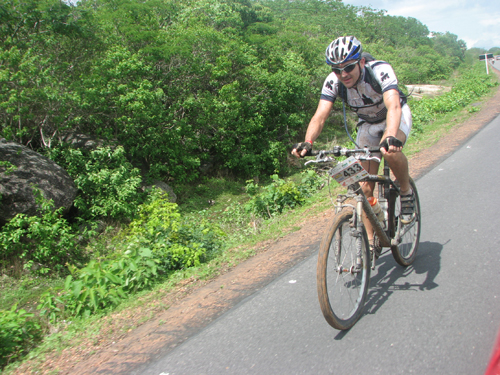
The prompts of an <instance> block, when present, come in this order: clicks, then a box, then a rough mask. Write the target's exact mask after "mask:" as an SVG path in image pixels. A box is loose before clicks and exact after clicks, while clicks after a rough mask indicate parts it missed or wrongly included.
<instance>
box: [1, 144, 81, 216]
mask: <svg viewBox="0 0 500 375" xmlns="http://www.w3.org/2000/svg"><path fill="white" fill-rule="evenodd" d="M0 161H8V162H10V163H12V164H13V165H15V166H16V168H15V169H14V170H13V171H12V172H10V173H6V168H5V167H0V194H1V200H0V225H3V224H5V223H6V222H7V221H8V220H10V219H12V218H13V217H14V216H15V215H16V214H18V213H24V214H26V215H29V216H34V215H36V214H37V205H36V202H35V196H34V195H33V189H32V186H33V185H36V186H37V187H38V188H39V189H40V190H41V191H42V193H43V196H44V197H45V198H46V199H52V200H53V201H54V206H55V208H56V209H57V208H60V207H64V208H65V210H66V211H67V210H69V208H70V207H71V205H72V204H73V200H74V199H75V197H76V193H77V189H76V187H75V184H74V182H73V180H72V179H71V177H70V176H69V175H68V173H67V172H66V171H65V170H64V169H62V168H61V167H60V166H59V165H57V164H56V163H54V162H53V161H52V160H50V159H48V158H46V157H45V156H43V155H40V154H39V153H37V152H35V151H33V150H31V149H29V148H28V147H25V146H22V145H20V144H18V143H15V142H6V141H5V139H2V140H0Z"/></svg>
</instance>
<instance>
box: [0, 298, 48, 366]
mask: <svg viewBox="0 0 500 375" xmlns="http://www.w3.org/2000/svg"><path fill="white" fill-rule="evenodd" d="M16 309H17V305H14V306H12V308H11V309H10V310H6V311H0V369H1V368H2V367H4V366H5V365H7V364H9V362H12V361H13V360H16V359H18V358H19V357H21V356H22V355H24V354H25V353H27V352H29V350H30V349H31V348H32V347H33V346H35V345H36V344H37V342H38V341H39V340H40V339H41V337H42V329H41V327H40V324H39V322H38V321H37V320H35V319H33V316H34V315H33V314H28V313H27V312H26V311H25V310H22V309H21V310H18V311H16Z"/></svg>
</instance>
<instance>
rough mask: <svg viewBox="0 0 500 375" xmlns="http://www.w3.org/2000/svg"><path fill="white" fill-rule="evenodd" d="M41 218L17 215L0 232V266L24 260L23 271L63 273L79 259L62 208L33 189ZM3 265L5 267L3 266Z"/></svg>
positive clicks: (38, 190) (72, 234)
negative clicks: (68, 263) (13, 259)
mask: <svg viewBox="0 0 500 375" xmlns="http://www.w3.org/2000/svg"><path fill="white" fill-rule="evenodd" d="M33 193H34V194H35V198H36V202H37V204H38V206H39V212H40V216H27V215H25V214H17V215H16V216H15V217H14V218H13V219H11V220H10V221H9V222H8V223H7V224H5V226H3V227H2V229H1V230H0V262H1V263H0V266H3V267H6V266H7V264H6V262H7V261H8V260H9V259H12V258H18V259H19V260H21V262H22V264H23V265H24V268H27V269H28V268H29V269H31V270H32V271H33V272H34V273H36V274H47V273H49V272H51V270H54V271H56V272H60V271H62V270H63V269H64V264H65V263H66V262H67V261H69V260H70V259H73V260H74V259H75V257H77V258H80V255H79V253H78V247H77V244H76V235H75V234H74V232H73V230H72V228H71V226H70V225H69V224H68V222H67V221H66V219H64V218H63V217H62V210H63V208H59V209H57V210H54V203H53V202H52V200H46V199H45V198H44V197H43V195H42V192H41V190H40V189H37V188H33ZM2 263H3V264H2Z"/></svg>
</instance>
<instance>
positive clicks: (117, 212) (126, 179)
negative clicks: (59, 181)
mask: <svg viewBox="0 0 500 375" xmlns="http://www.w3.org/2000/svg"><path fill="white" fill-rule="evenodd" d="M49 156H50V157H51V158H52V159H53V160H55V161H56V162H57V163H58V164H59V165H61V166H62V167H63V168H65V169H66V171H67V172H68V173H69V175H70V176H71V177H72V178H73V179H74V180H75V185H76V187H77V188H78V195H77V197H76V198H75V201H74V205H75V207H76V208H78V210H79V216H81V217H82V218H84V219H86V220H89V219H94V218H98V217H104V218H111V219H124V218H132V217H134V215H135V211H136V207H137V206H138V205H139V204H140V203H141V202H142V200H143V193H142V192H141V191H140V189H139V188H140V185H141V181H142V178H141V176H140V172H139V170H138V169H137V168H134V167H133V166H132V164H130V163H129V161H128V160H127V158H126V157H125V150H124V149H123V147H120V146H119V147H116V148H114V149H112V148H111V147H109V146H107V147H99V148H97V149H95V150H92V151H82V150H80V149H77V150H75V149H72V148H69V147H63V146H61V147H58V148H56V149H54V150H51V151H50V153H49Z"/></svg>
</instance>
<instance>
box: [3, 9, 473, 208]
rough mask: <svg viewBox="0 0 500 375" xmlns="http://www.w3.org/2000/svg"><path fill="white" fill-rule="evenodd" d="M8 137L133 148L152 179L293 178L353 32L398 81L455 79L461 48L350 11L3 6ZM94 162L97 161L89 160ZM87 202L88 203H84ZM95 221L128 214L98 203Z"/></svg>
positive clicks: (43, 143)
mask: <svg viewBox="0 0 500 375" xmlns="http://www.w3.org/2000/svg"><path fill="white" fill-rule="evenodd" d="M0 7H1V9H2V12H0V17H1V21H2V22H1V26H0V40H1V41H2V42H3V48H2V50H1V52H0V62H1V64H0V108H1V111H0V127H1V132H2V134H3V136H4V137H5V138H7V139H8V140H15V141H18V142H20V143H24V144H30V145H31V146H32V147H34V148H53V147H54V144H55V143H57V140H58V139H61V138H63V137H64V134H65V133H66V132H67V131H75V130H78V131H79V132H82V133H84V134H88V135H92V136H95V137H98V138H100V139H103V140H105V141H108V142H111V141H115V142H117V144H120V145H122V146H123V147H124V151H125V153H126V154H127V156H128V157H129V160H130V161H131V162H132V163H133V164H134V165H140V166H141V169H143V170H144V171H146V172H147V173H148V175H149V176H148V177H153V178H156V179H161V180H167V179H168V180H170V181H174V182H176V183H189V182H192V181H195V180H196V179H197V178H198V177H199V174H200V167H202V166H204V165H207V164H210V165H213V170H214V171H221V170H222V171H224V173H226V174H232V175H236V176H239V177H242V178H245V179H246V178H249V177H254V176H259V175H264V176H265V175H270V174H273V173H279V174H284V173H286V169H287V163H286V157H285V156H284V155H285V152H284V151H285V148H286V145H288V144H291V143H293V142H294V141H295V140H296V139H300V138H301V137H302V135H303V131H304V128H305V125H306V123H307V121H308V117H309V116H310V114H311V113H313V112H314V109H315V107H316V105H317V101H318V97H319V89H320V86H321V83H322V81H323V80H324V78H325V76H326V75H327V70H328V68H327V67H326V65H325V64H324V58H323V57H322V56H323V53H324V49H325V46H326V45H327V44H328V43H329V42H331V39H332V38H334V37H335V36H338V35H345V34H355V35H356V36H357V37H358V39H360V40H361V41H362V42H363V44H364V46H365V50H367V51H369V52H371V53H372V54H374V55H375V56H376V57H377V58H379V59H384V60H387V61H389V62H390V63H391V64H392V65H393V66H394V67H395V69H396V72H397V73H398V77H399V80H400V82H402V83H423V82H428V81H430V80H437V79H443V78H447V77H448V76H449V75H450V73H451V71H452V70H453V69H454V68H456V67H457V66H458V65H459V64H461V63H462V62H463V60H464V57H463V47H464V44H463V41H461V40H458V39H457V37H456V36H455V35H453V34H449V33H446V34H438V33H434V34H433V37H432V38H431V37H429V30H428V28H427V27H426V26H425V25H423V24H422V23H421V22H420V21H418V20H416V19H414V18H411V17H410V18H405V17H393V16H389V15H387V14H386V12H385V11H380V10H375V9H371V8H369V7H354V6H351V5H346V4H343V3H342V2H340V1H332V2H324V1H319V0H305V1H292V2H290V1H287V0H273V1H268V0H265V1H262V2H251V1H247V0H202V1H200V0H196V1H195V0H189V1H184V0H183V1H181V0H148V1H129V0H92V1H90V0H81V1H78V2H77V3H76V6H68V5H66V4H65V3H64V2H62V1H60V0H33V1H31V2H26V1H21V0H0ZM84 156H85V157H86V156H87V155H84ZM79 204H80V206H83V205H84V204H83V203H81V202H80V203H79ZM99 204H101V206H100V208H98V209H96V212H92V210H91V208H90V207H86V208H84V207H81V209H82V210H83V211H85V216H86V217H94V216H95V215H108V216H109V215H111V216H113V217H116V216H122V217H123V216H127V215H129V210H128V208H126V207H124V205H123V204H119V205H118V206H120V207H119V208H117V210H116V212H110V211H112V210H113V209H112V208H111V205H109V204H106V203H105V202H99Z"/></svg>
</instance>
